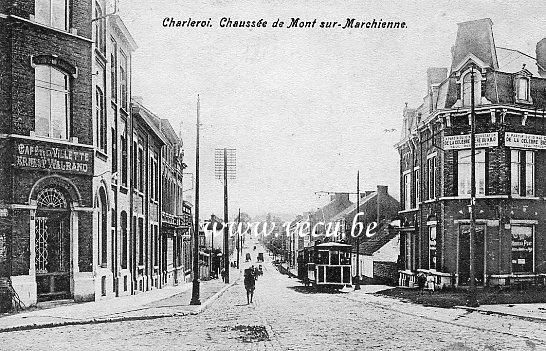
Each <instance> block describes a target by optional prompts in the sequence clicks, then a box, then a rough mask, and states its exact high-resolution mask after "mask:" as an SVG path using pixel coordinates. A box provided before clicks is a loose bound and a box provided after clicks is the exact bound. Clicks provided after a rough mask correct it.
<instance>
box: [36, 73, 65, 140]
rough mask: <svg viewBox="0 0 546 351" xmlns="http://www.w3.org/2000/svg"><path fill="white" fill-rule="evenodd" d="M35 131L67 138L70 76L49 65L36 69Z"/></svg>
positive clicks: (47, 135)
mask: <svg viewBox="0 0 546 351" xmlns="http://www.w3.org/2000/svg"><path fill="white" fill-rule="evenodd" d="M34 88H35V89H34V90H35V93H34V94H35V95H34V116H35V117H34V132H35V134H36V135H38V136H43V137H48V138H57V139H67V137H68V126H69V116H70V78H69V76H68V74H67V73H65V72H63V71H60V70H58V69H57V68H55V67H53V66H49V65H37V66H35V69H34Z"/></svg>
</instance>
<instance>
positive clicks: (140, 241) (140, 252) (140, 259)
mask: <svg viewBox="0 0 546 351" xmlns="http://www.w3.org/2000/svg"><path fill="white" fill-rule="evenodd" d="M138 264H139V265H141V266H142V265H144V218H139V219H138Z"/></svg>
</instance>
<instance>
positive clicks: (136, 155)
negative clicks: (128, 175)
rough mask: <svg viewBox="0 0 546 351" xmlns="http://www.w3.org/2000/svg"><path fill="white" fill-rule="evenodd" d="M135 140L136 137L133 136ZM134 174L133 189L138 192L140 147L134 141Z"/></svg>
mask: <svg viewBox="0 0 546 351" xmlns="http://www.w3.org/2000/svg"><path fill="white" fill-rule="evenodd" d="M133 138H134V140H136V136H135V135H133ZM132 158H133V168H132V170H133V174H132V181H133V188H134V189H135V190H138V176H137V175H138V147H137V142H136V141H133V156H132Z"/></svg>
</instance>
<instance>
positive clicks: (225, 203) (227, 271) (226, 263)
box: [224, 148, 229, 284]
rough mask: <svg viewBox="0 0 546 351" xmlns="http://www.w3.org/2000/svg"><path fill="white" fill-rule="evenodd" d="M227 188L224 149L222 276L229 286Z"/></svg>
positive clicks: (225, 154)
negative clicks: (223, 275)
mask: <svg viewBox="0 0 546 351" xmlns="http://www.w3.org/2000/svg"><path fill="white" fill-rule="evenodd" d="M227 190H228V186H227V149H226V148H224V271H225V272H224V274H225V276H226V279H225V283H226V284H229V243H228V239H229V226H228V225H227V223H228V193H227Z"/></svg>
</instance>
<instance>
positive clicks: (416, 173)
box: [413, 168, 421, 207]
mask: <svg viewBox="0 0 546 351" xmlns="http://www.w3.org/2000/svg"><path fill="white" fill-rule="evenodd" d="M413 182H414V184H415V185H414V189H415V190H414V191H415V206H414V207H418V206H419V201H421V198H420V196H419V192H420V191H421V189H420V188H419V186H420V183H419V168H417V169H414V170H413Z"/></svg>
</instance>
